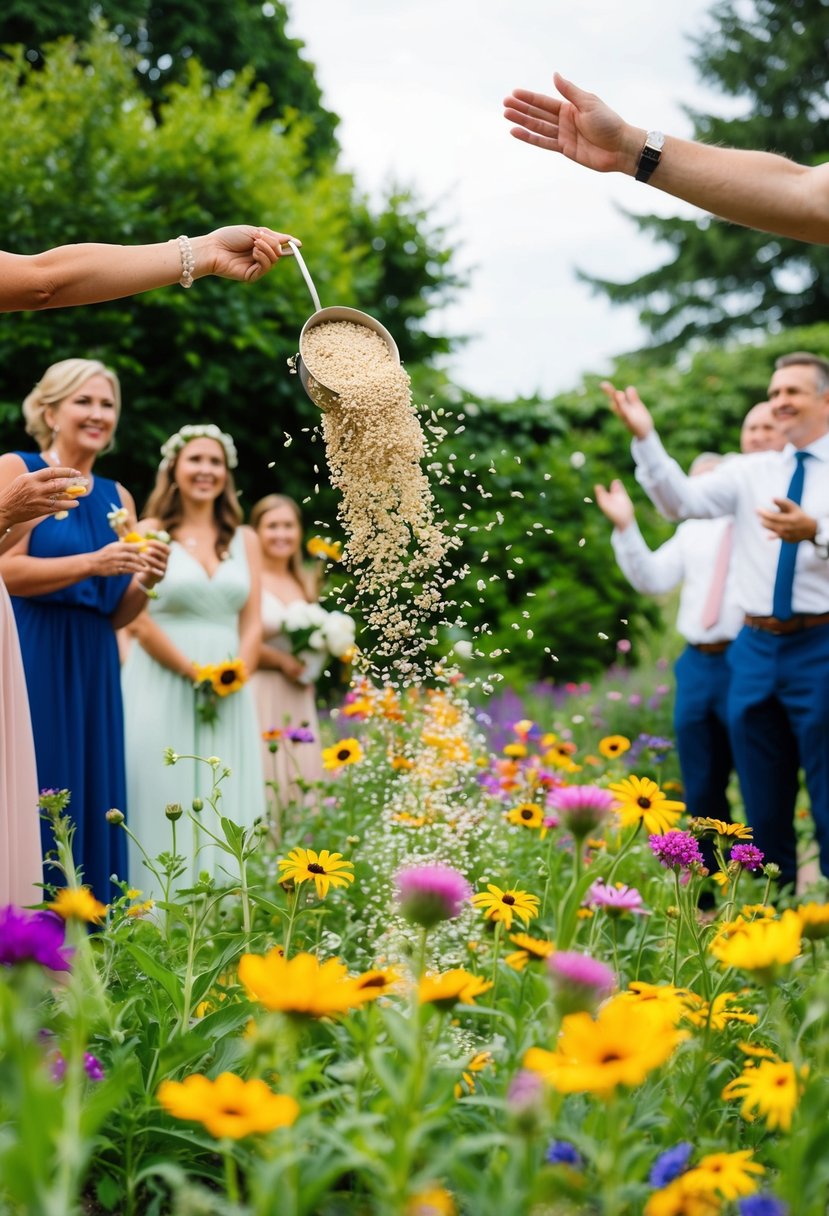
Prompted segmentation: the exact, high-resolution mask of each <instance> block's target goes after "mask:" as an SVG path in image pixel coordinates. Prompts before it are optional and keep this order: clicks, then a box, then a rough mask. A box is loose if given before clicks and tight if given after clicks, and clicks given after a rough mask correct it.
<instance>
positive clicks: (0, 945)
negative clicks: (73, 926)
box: [0, 904, 72, 971]
mask: <svg viewBox="0 0 829 1216" xmlns="http://www.w3.org/2000/svg"><path fill="white" fill-rule="evenodd" d="M65 934H66V922H65V921H64V920H63V919H62V918H61V917H60V916H57V915H56V914H55V913H54V912H45V911H44V912H29V911H27V910H26V909H25V908H16V907H14V905H13V904H9V905H8V906H7V907H5V908H0V964H3V965H4V966H6V967H12V966H14V965H15V963H25V962H33V963H40V965H41V967H49V969H50V970H52V971H68V970H69V959H70V957H71V954H72V951H71V950H70V949H69V948H68V947H66V946H64V939H65Z"/></svg>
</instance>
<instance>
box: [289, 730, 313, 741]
mask: <svg viewBox="0 0 829 1216" xmlns="http://www.w3.org/2000/svg"><path fill="white" fill-rule="evenodd" d="M314 737H315V736H314V732H313V731H312V730H309V729H308V727H307V726H292V727H291V728H290V730H286V732H285V738H286V739H289V740H290V741H291V743H313V742H314Z"/></svg>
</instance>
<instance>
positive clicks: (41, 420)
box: [0, 359, 167, 900]
mask: <svg viewBox="0 0 829 1216" xmlns="http://www.w3.org/2000/svg"><path fill="white" fill-rule="evenodd" d="M120 409H121V397H120V386H119V384H118V379H117V377H116V375H115V373H114V372H112V371H110V369H109V368H107V367H105V366H104V365H103V364H102V363H98V362H97V361H95V360H89V359H65V360H63V361H62V362H60V363H55V364H53V365H52V366H51V367H50V368H48V370H47V371H46V372H45V374H44V376H43V377H42V379H41V380H40V382H39V383H38V384H37V385H35V387H34V389H32V391H31V393H30V394H29V396H28V397H27V398H26V400H25V402H24V403H23V414H24V417H25V419H26V429H27V430H28V432H29V434H30V435H32V436H33V438H34V439H35V440H36V441H37V443H38V445H39V447H40V449H41V450H40V452H39V453H34V452H16V453H10V454H8V455H6V456H3V457H2V458H0V487H2V485H3V484H7V483H9V482H10V481H11V480H13V479H14V478H16V477H18V476H19V475H20V474H21V473H24V472H26V471H27V470H28V471H29V472H36V471H38V470H46V469H48V468H50V467H51V466H56V467H72V468H75V469H77V470H78V473H79V474H80V475H81V476H80V478H79V479H78V488H79V489H82V490H83V491H85V492H84V494H83V497H82V498H81V499H80V500H79V505H78V507H77V508H75V510H73V511H72V512H68V513H67V512H64V513H60V514H58V515H53V516H51V517H49V518H46V519H41V521H40V522H39V523H36V524H35V525H34V526H33V527H31V528H30V529H29V530H28V531H27V532H25V533H24V534H23V535H22V536H21V537H20V538H19V539H18V540H17V541H16V543H15V544H13V545H12V547H11V548H10V549H9V551H8V552H7V553H6V554H5V555H4V557H3V558H2V560H1V561H0V573H2V576H3V578H4V579H5V581H6V584H7V586H8V589H9V592H10V593H11V595H12V603H13V607H14V613H15V617H16V619H17V628H18V632H19V635H20V647H21V651H22V655H23V667H24V670H25V673H26V682H27V686H28V693H29V704H30V707H31V716H32V725H33V728H34V736H35V750H36V757H37V779H38V784H39V785H40V786H41V787H49V788H57V789H68V790H70V791H71V795H72V800H71V803H70V806H69V813H70V815H71V817H72V818H73V820H74V822H75V824H76V835H75V855H76V860H77V861H78V862H79V863H80V864H81V865H82V867H83V872H84V877H85V880H86V882H87V883H89V884H90V885H91V886H92V889H93V890H94V891H95V893H96V895H98V896H99V897H100V898H102V899H104V900H106V899H108V898H109V895H110V881H109V880H110V875H111V874H113V873H118V874H122V875H123V873H124V872H125V865H124V861H125V858H124V857H123V856H122V854H121V852H120V850H119V845H120V841H121V835H120V834H113V833H110V832H109V830H108V829H107V827H106V823H105V819H104V816H105V814H106V812H107V811H108V810H109V809H110V808H112V807H117V808H119V809H123V808H124V806H125V782H124V754H123V740H122V734H123V732H122V707H121V693H120V686H119V679H118V655H117V648H116V644H115V632H114V631H115V629H116V628H118V627H119V626H121V625H126V624H127V623H128V622H129V621H130V620H131V619H132V618H133V617H134V616H135V615H136V614H137V613H139V612H140V611H141V609H142V608H143V607H144V604H145V603H146V595H147V591H148V590H149V589H150V588H151V586H152V584H154V583H155V582H156V581H157V580H158V579H160V578H161V577H162V576H163V574H164V570H165V567H166V560H167V558H166V547H165V546H163V545H160V544H158V542H154V543H151V544H150V545H148V546H147V548H146V549H141V548H140V547H139V546H138V545H134V544H124V543H123V542H119V541H117V540H115V539H114V538H113V534H112V531H111V529H110V527H109V524H108V522H107V513H108V512H109V511H110V510H111V509H112V506H113V503H119V504H120V505H121V506H122V507H123V508H124V509H125V510H126V511H127V512H128V514H129V515H130V516H132V515H134V510H135V508H134V505H133V502H132V499H131V497H130V495H129V494H128V493H127V491H126V490H125V489H124V488H123V486H120V485H118V484H117V483H116V482H113V481H109V480H107V479H105V478H102V477H99V476H97V475H95V476H93V468H94V465H95V462H96V459H97V457H98V456H99V455H100V454H101V453H102V452H104V451H106V450H107V449H108V448H109V447H110V446H111V444H112V440H113V436H114V434H115V429H116V426H117V423H118V417H119V414H120ZM33 826H34V827H35V828H36V824H34V821H33ZM43 846H44V850H48V849H50V848H51V847H52V839H51V833H50V830H49V829H48V828H47V827H46V826H45V825H44V829H43ZM46 880H47V881H48V882H55V883H59V882H60V881H61V879H60V875H59V874H58V873H57V872H56V871H55V870H54V868H51V869H50V868H49V867H47V872H46Z"/></svg>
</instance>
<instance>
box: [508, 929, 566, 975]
mask: <svg viewBox="0 0 829 1216" xmlns="http://www.w3.org/2000/svg"><path fill="white" fill-rule="evenodd" d="M510 941H511V942H515V944H516V946H518V949H517V950H515V951H514V952H513V953H512V954H508V955H507V956H506V958H505V959H504V962H505V963H506V964H507V966H508V967H512V968H513V970H514V971H523V970H524V968H525V967H526V965H527V963H529V962H530V960H537V961H539V962H540V961H543V960H544V959H545V958H549V957H550V955H551V954H555V951H556V944H555V942H551V941H546V940H545V939H544V938H541V937H531V936H530V934H529V933H511V934H510Z"/></svg>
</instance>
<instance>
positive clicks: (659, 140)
mask: <svg viewBox="0 0 829 1216" xmlns="http://www.w3.org/2000/svg"><path fill="white" fill-rule="evenodd" d="M664 144H665V136H664V135H663V134H662V132H661V131H648V134H647V137H646V139H645V146H644V148H643V149H642V151H641V152H640V153H639V163H638V164H637V166H636V180H637V181H638V182H646V181H648V180H649V178H650V176H651V174H652V173H653V171H654V169H655V168H656V166H657V165H658V164H659V161H660V159H661V157H662V148H663V147H664Z"/></svg>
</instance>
